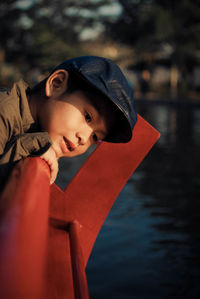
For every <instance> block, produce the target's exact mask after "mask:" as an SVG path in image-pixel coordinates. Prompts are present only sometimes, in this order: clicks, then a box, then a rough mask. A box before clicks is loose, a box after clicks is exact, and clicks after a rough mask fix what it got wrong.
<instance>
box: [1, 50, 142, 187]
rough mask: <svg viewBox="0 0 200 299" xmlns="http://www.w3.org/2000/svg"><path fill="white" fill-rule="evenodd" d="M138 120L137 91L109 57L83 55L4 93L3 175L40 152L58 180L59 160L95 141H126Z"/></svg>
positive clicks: (82, 150)
mask: <svg viewBox="0 0 200 299" xmlns="http://www.w3.org/2000/svg"><path fill="white" fill-rule="evenodd" d="M136 121H137V113H136V111H135V106H134V102H133V92H132V89H131V88H130V86H129V84H128V82H127V80H126V78H125V77H124V75H123V73H122V72H121V70H120V69H119V67H118V66H117V65H116V64H114V63H113V62H112V61H111V60H109V59H106V58H102V57H95V56H83V57H78V58H73V59H71V60H67V61H65V62H63V63H62V64H60V65H59V66H57V67H56V68H55V69H54V70H53V72H52V73H51V74H50V75H49V77H48V78H46V79H45V80H43V81H42V82H40V83H38V84H37V85H36V86H35V87H34V88H32V89H30V88H28V86H27V85H26V84H25V83H24V82H23V81H20V82H19V83H17V84H15V85H14V87H13V88H12V90H11V91H5V90H4V91H2V92H1V93H0V178H1V182H2V183H4V180H5V178H6V177H7V176H8V174H9V171H10V169H11V168H12V166H13V165H14V163H16V162H17V161H19V160H20V159H22V158H25V157H27V156H40V157H41V158H42V159H44V160H45V161H46V162H47V163H48V164H49V167H50V170H51V182H50V183H53V182H54V181H55V179H56V176H57V172H58V159H59V158H60V157H73V156H77V155H80V154H82V153H84V152H85V151H86V150H87V149H88V148H89V146H90V145H91V144H93V143H96V142H98V141H101V140H104V141H107V142H128V141H129V140H130V139H131V137H132V129H133V127H134V125H135V123H136Z"/></svg>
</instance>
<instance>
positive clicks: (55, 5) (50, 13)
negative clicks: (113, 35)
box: [0, 0, 112, 70]
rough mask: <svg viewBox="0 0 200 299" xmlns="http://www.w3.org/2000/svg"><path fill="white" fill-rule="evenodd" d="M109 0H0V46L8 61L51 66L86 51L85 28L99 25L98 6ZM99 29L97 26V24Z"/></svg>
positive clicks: (22, 64) (25, 64) (24, 65)
mask: <svg viewBox="0 0 200 299" xmlns="http://www.w3.org/2000/svg"><path fill="white" fill-rule="evenodd" d="M111 2H112V1H108V0H100V1H94V0H85V1H81V0H74V1H72V0H57V1H53V0H48V1H47V0H38V1H34V0H30V1H23V0H8V1H1V3H0V16H1V28H0V33H1V36H2V37H3V38H1V42H0V43H1V44H0V48H1V49H2V50H3V51H4V52H5V53H6V55H5V59H6V61H7V62H14V63H16V62H19V64H20V65H21V67H22V68H23V69H24V70H26V69H28V68H30V67H37V66H40V67H42V68H43V69H49V68H51V67H53V66H55V64H56V63H59V62H60V61H61V60H63V59H67V58H70V57H72V56H77V55H82V54H85V53H84V51H83V49H82V47H81V43H80V36H81V33H82V32H83V31H84V29H88V28H90V29H91V28H93V30H95V28H96V27H97V26H99V24H100V21H99V19H100V18H101V19H102V18H103V17H102V15H100V14H99V13H98V12H99V9H100V7H102V6H103V5H104V4H108V3H111ZM97 29H98V28H97Z"/></svg>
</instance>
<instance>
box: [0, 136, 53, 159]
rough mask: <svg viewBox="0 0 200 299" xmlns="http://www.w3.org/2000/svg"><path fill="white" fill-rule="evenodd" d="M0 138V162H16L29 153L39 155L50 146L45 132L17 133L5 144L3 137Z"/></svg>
mask: <svg viewBox="0 0 200 299" xmlns="http://www.w3.org/2000/svg"><path fill="white" fill-rule="evenodd" d="M0 139H1V142H0V164H5V163H8V162H16V161H19V160H21V159H22V158H26V157H27V156H30V155H32V156H41V155H42V154H44V153H45V152H46V151H47V150H48V149H49V148H50V146H51V141H50V138H49V135H48V133H46V132H37V133H25V134H23V135H18V136H15V137H14V138H12V139H11V140H10V141H9V142H7V143H5V144H4V142H5V141H4V140H2V139H3V138H0ZM3 141H4V142H3Z"/></svg>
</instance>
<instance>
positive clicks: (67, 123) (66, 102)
mask: <svg viewBox="0 0 200 299" xmlns="http://www.w3.org/2000/svg"><path fill="white" fill-rule="evenodd" d="M40 124H41V127H42V130H43V131H47V132H48V133H49V135H50V137H51V140H52V143H53V144H52V147H53V149H54V151H55V153H56V156H57V157H58V158H60V157H74V156H78V155H80V154H82V153H84V152H85V151H86V150H87V149H88V148H89V146H90V145H91V144H94V143H95V142H97V141H98V140H102V139H103V138H105V136H106V133H107V129H106V124H105V120H104V119H103V117H101V116H100V115H99V113H98V112H97V110H96V109H95V108H94V107H93V106H92V105H91V103H90V101H89V100H88V98H87V97H86V95H85V94H84V93H83V92H81V91H76V92H74V93H72V94H64V95H62V96H59V97H51V98H50V99H48V100H46V102H45V105H44V107H42V108H41V112H40Z"/></svg>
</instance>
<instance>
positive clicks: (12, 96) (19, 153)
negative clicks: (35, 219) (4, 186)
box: [0, 80, 51, 184]
mask: <svg viewBox="0 0 200 299" xmlns="http://www.w3.org/2000/svg"><path fill="white" fill-rule="evenodd" d="M27 89H28V86H27V84H26V83H25V82H24V81H22V80H21V81H19V82H18V83H15V84H14V86H13V88H12V89H11V90H10V91H9V90H5V89H4V90H3V89H1V90H0V180H1V181H2V179H3V178H4V177H5V176H6V175H8V171H9V170H10V169H11V168H12V166H13V164H14V163H15V162H17V161H19V160H20V159H22V158H25V157H27V156H29V155H34V156H40V155H42V154H43V153H44V152H45V151H47V149H48V148H49V147H50V146H51V140H50V137H49V135H48V133H47V132H41V131H40V130H39V129H38V128H37V125H36V124H35V123H34V120H33V117H32V115H31V112H30V109H29V104H28V99H27V96H26V90H27ZM0 184H1V182H0Z"/></svg>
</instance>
